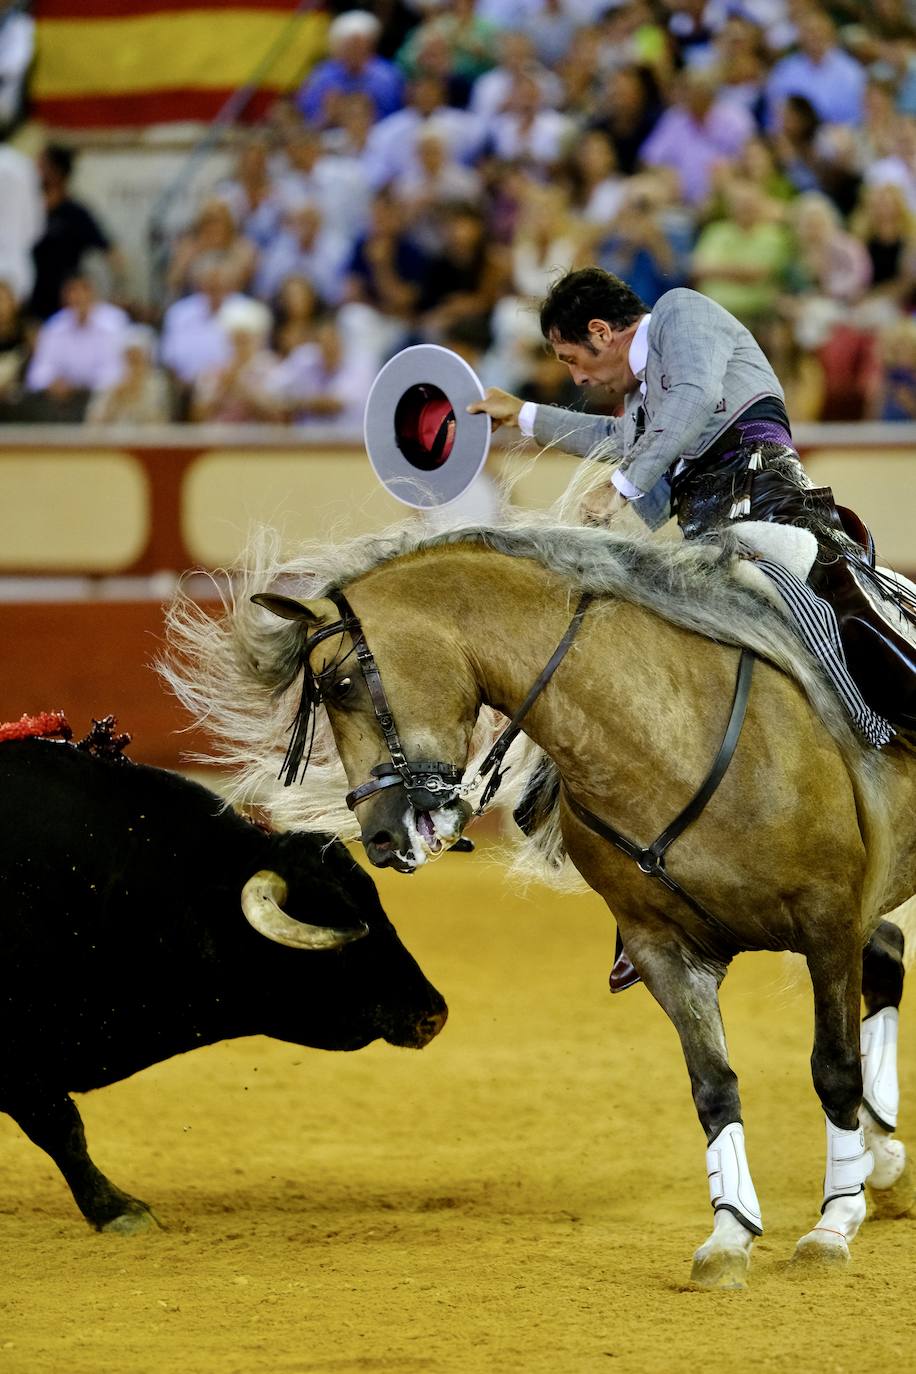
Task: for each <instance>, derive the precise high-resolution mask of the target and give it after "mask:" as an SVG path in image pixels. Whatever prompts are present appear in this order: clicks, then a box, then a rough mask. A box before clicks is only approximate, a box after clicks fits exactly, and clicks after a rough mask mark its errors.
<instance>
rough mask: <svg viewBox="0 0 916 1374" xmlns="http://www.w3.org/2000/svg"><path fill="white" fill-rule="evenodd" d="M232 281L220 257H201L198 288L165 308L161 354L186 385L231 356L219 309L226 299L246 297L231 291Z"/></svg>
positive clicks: (197, 273)
mask: <svg viewBox="0 0 916 1374" xmlns="http://www.w3.org/2000/svg"><path fill="white" fill-rule="evenodd" d="M231 282H232V277H231V274H230V272H229V271H228V270H227V269H226V268H225V266H224V265H223V264H222V263H221V262H220V260H219V259H218V258H215V257H212V256H211V257H209V258H201V259H200V260H199V261H198V263H197V265H196V267H195V270H194V285H195V287H196V289H195V291H194V292H193V294H192V295H190V296H183V297H182V299H181V300H180V301H175V303H174V305H170V306H169V308H168V310H167V311H166V312H165V315H164V317H163V320H162V344H161V347H160V354H159V356H160V358H161V359H162V362H163V363H164V364H165V366H166V367H167V368H168V369H169V371H170V372H172V373H173V374H174V376H175V377H176V379H177V380H178V382H179V383H181V384H183V385H184V386H185V387H188V386H190V385H191V384H192V383H193V382H194V381H196V379H197V378H198V377H199V376H200V375H201V373H202V372H205V371H206V370H207V369H208V368H213V367H219V366H220V365H221V364H222V363H225V362H228V360H229V354H230V351H231V350H230V347H229V340H228V339H227V337H226V333H225V330H224V329H223V327H222V325H221V324H220V322H219V319H218V316H219V311H220V308H221V306H222V304H223V302H224V301H226V300H245V299H246V297H245V296H242V295H239V294H237V293H235V292H233V291H232V289H231Z"/></svg>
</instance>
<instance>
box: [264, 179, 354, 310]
mask: <svg viewBox="0 0 916 1374" xmlns="http://www.w3.org/2000/svg"><path fill="white" fill-rule="evenodd" d="M286 224H287V228H286V229H285V230H284V231H283V233H281V234H279V235H278V237H277V238H276V239H275V240H274V242H273V243H272V244H271V246H270V247H269V248H268V249H267V250H266V251H265V252H264V253H263V254H262V256H261V261H260V263H259V265H258V269H257V271H256V272H255V278H254V293H255V295H256V296H260V298H261V299H262V300H268V301H269V300H273V299H274V297H275V296H276V295H277V294H278V292H279V291H280V288H281V287H282V285H283V283H284V282H285V281H286V278H287V277H305V278H306V280H307V281H310V282H311V283H312V285H313V286H314V287H315V290H316V291H317V292H318V293H319V295H320V296H321V299H322V300H323V301H324V302H325V304H326V305H338V304H339V303H340V300H341V297H342V295H343V286H344V276H345V273H346V268H347V264H348V262H349V260H350V253H351V244H350V242H349V241H348V240H347V239H346V238H344V236H343V235H342V234H338V233H335V231H334V230H333V229H330V228H328V227H326V226H325V224H324V222H323V220H322V216H321V211H320V209H319V208H318V206H317V205H314V204H311V203H309V204H305V205H301V206H300V207H299V208H298V209H297V210H293V211H292V212H291V213H290V214H288V215H287V217H286Z"/></svg>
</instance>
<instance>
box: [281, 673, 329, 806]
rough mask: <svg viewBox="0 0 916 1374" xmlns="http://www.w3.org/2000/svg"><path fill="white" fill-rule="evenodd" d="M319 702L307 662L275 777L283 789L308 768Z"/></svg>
mask: <svg viewBox="0 0 916 1374" xmlns="http://www.w3.org/2000/svg"><path fill="white" fill-rule="evenodd" d="M319 700H320V697H319V693H318V686H317V683H316V682H315V679H314V677H313V676H312V670H311V668H310V667H309V665H308V662H303V665H302V696H301V697H300V699H299V706H298V708H297V710H296V717H295V720H294V721H293V723H292V726H291V727H290V728H291V729H292V732H293V733H292V737H291V738H290V742H289V746H288V748H287V750H286V757H285V758H284V760H283V763H282V765H281V767H280V772H279V774H278V775H277V776H278V777H279V778H280V779H282V782H283V786H284V787H292V785H293V783H296V782H301V780H302V778H303V777H304V775H305V770H306V769H307V768H308V766H309V760H310V759H311V757H312V746H313V744H314V742H315V713H316V710H317V707H318V702H319ZM303 760H304V762H303Z"/></svg>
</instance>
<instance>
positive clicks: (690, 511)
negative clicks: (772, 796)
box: [674, 444, 916, 732]
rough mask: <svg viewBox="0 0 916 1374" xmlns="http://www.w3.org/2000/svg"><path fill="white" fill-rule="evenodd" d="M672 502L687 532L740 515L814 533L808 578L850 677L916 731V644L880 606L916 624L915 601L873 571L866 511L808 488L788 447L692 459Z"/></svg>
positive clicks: (871, 701) (872, 701) (880, 709)
mask: <svg viewBox="0 0 916 1374" xmlns="http://www.w3.org/2000/svg"><path fill="white" fill-rule="evenodd" d="M752 464H753V465H752ZM674 503H675V509H676V513H677V518H678V523H679V524H680V526H681V529H682V530H683V533H684V537H685V538H687V539H692V538H696V537H697V536H698V535H701V534H707V533H708V532H709V531H710V530H713V529H715V528H717V527H721V526H726V525H728V524H730V523H732V522H735V523H737V522H740V521H741V520H761V521H769V522H772V523H774V524H780V525H797V526H800V527H801V528H803V529H807V530H810V531H811V533H812V534H814V536H815V537H816V539H817V543H818V553H817V558H816V559H815V562H814V564H813V566H812V568H811V571H810V573H809V574H808V583H809V585H810V587H811V588H812V590H813V591H814V592H815V594H816V595H817V596H819V597H821V599H822V600H824V601H826V602H827V604H828V605H829V606H830V607H831V608H832V609H833V612H834V614H835V616H836V619H837V624H838V627H839V633H840V641H841V643H842V646H843V651H844V654H845V657H846V665H847V667H848V669H849V672H850V675H851V676H852V678H853V680H854V682H855V683H856V686H857V687H858V688H859V691H860V692H861V693H862V696H863V697H864V699H865V701H866V702H867V703H868V705H869V706H870V707H871V708H872V710H873V711H876V712H877V713H878V714H879V715H881V716H883V717H885V719H886V720H888V721H890V722H891V724H892V725H893V726H895V727H896V728H897V729H902V730H906V731H908V732H909V731H916V647H914V645H913V644H911V643H910V642H909V640H908V639H907V637H906V635H905V634H903V633H901V632H899V631H898V630H895V629H894V627H893V625H892V624H890V623H889V621H888V619H886V618H885V617H884V616H883V615H882V614H881V613H880V610H878V609H877V607H876V604H875V603H876V602H877V603H878V604H880V602H881V601H882V600H883V601H886V602H887V603H889V605H888V610H889V612H890V613H891V615H892V616H893V615H900V616H902V617H903V618H904V619H905V620H906V621H907V622H909V623H911V624H912V625H913V628H914V630H916V602H913V603H912V604H910V599H909V598H908V597H907V595H906V593H905V592H903V591H902V590H901V588H900V587H899V586H898V585H897V584H896V583H895V582H894V581H893V580H892V579H891V578H889V577H887V576H886V575H885V574H883V573H881V572H880V570H878V569H876V567H875V545H874V540H873V539H872V536H871V533H870V531H869V530H868V528H867V527H866V525H865V524H864V522H863V521H862V520H861V519H860V518H859V516H858V515H856V513H855V512H854V511H851V510H848V509H847V508H846V507H843V506H838V505H837V504H836V501H835V499H834V496H833V492H832V490H831V488H830V487H806V486H805V485H804V475H803V470H802V468H801V464H800V463H799V461H798V458H797V455H795V453H794V452H793V451H792V450H791V449H787V448H785V446H783V445H777V444H762V445H758V446H745V447H743V448H741V449H739V450H738V451H737V452H735V453H733V454H730V455H729V456H728V459H727V460H726V461H725V462H724V463H721V465H720V466H718V467H712V468H710V467H707V468H705V469H703V470H700V471H698V472H696V474H695V475H694V476H691V473H690V467H689V465H688V467H687V469H686V471H685V472H683V473H681V474H679V477H678V480H677V482H676V484H675V488H674ZM863 584H864V585H866V586H867V587H868V589H869V591H870V592H871V593H872V595H871V596H869V595H868V594H867V593H866V591H865V590H864V589H863Z"/></svg>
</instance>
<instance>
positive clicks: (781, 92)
mask: <svg viewBox="0 0 916 1374" xmlns="http://www.w3.org/2000/svg"><path fill="white" fill-rule="evenodd" d="M798 46H799V50H798V52H794V53H790V55H789V56H788V57H784V58H782V60H781V61H779V62H777V63H776V66H775V67H774V68H773V70H772V72H771V73H770V79H769V81H768V82H767V102H768V111H767V123H768V125H769V127H770V128H771V129H772V128H774V127H775V126H776V125H777V123H778V116H779V107H780V105H781V103H782V101H784V100H785V98H786V96H790V95H803V96H806V97H807V99H808V100H810V102H811V104H812V105H813V106H814V109H815V111H816V112H817V114H818V116H819V117H820V118H821V119H822V120H824V122H825V123H827V124H854V125H859V124H861V123H862V97H863V95H864V94H865V81H866V73H865V68H864V67H863V66H862V65H861V63H859V62H857V61H856V60H855V58H854V57H850V55H849V53H847V52H844V51H843V50H842V48H838V47H837V43H836V30H835V29H834V27H833V21H832V20H831V19H830V18H829V16H828V15H826V14H824V13H823V12H822V11H820V10H812V11H811V12H810V13H808V14H805V15H804V16H803V18H801V19H800V20H799V22H798Z"/></svg>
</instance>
